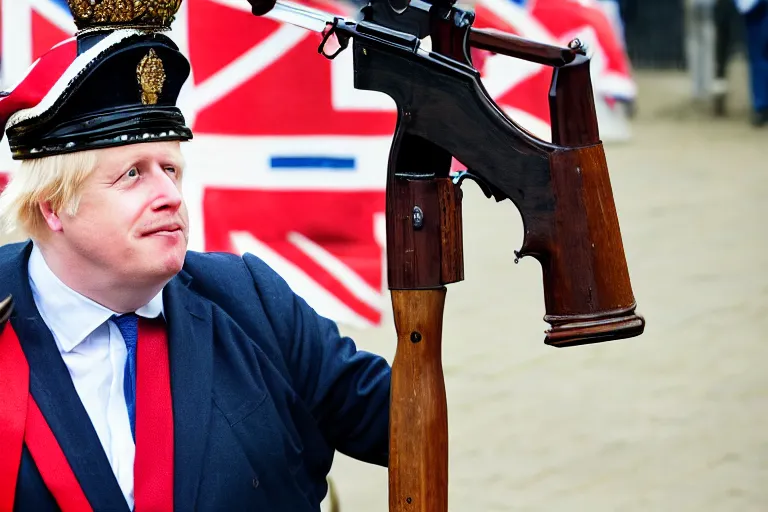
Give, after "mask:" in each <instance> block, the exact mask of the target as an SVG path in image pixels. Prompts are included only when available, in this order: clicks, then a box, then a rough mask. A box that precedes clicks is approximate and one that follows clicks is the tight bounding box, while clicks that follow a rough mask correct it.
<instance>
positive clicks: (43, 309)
mask: <svg viewBox="0 0 768 512" xmlns="http://www.w3.org/2000/svg"><path fill="white" fill-rule="evenodd" d="M28 268H29V281H30V286H31V288H32V297H33V298H34V300H35V304H36V305H37V308H38V310H39V311H40V316H42V317H43V320H44V321H45V323H46V324H47V325H48V327H49V328H50V329H51V331H52V332H53V335H54V338H55V339H56V344H57V345H59V350H61V351H64V352H71V351H72V350H74V349H75V348H76V347H77V346H78V345H79V344H80V343H82V342H83V340H85V338H86V337H88V335H89V334H91V333H92V332H93V331H94V330H95V329H96V328H97V327H99V326H100V325H101V324H103V323H104V322H106V321H107V320H109V319H110V317H112V315H115V314H117V313H115V312H114V311H112V310H111V309H109V308H106V307H104V306H102V305H101V304H98V303H96V302H94V301H92V300H91V299H89V298H88V297H85V296H84V295H81V294H80V293H78V292H76V291H75V290H73V289H72V288H70V287H69V286H67V285H66V284H64V283H62V282H61V280H60V279H59V278H58V277H56V275H55V274H54V273H53V271H52V270H51V269H50V267H49V266H48V264H47V263H46V262H45V259H44V258H43V254H42V253H41V252H40V249H39V248H38V247H37V246H36V245H34V246H33V247H32V252H31V254H30V255H29V263H28ZM136 314H137V315H139V316H143V317H147V318H156V317H158V316H160V315H163V316H164V308H163V292H162V290H161V291H160V292H159V293H158V294H157V295H156V296H155V297H154V298H153V299H152V300H151V301H149V302H148V303H147V304H145V305H144V306H142V307H140V308H139V309H137V310H136Z"/></svg>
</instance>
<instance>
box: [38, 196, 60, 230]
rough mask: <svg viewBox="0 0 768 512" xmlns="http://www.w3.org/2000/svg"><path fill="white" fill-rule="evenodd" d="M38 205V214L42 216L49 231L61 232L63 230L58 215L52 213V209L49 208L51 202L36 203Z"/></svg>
mask: <svg viewBox="0 0 768 512" xmlns="http://www.w3.org/2000/svg"><path fill="white" fill-rule="evenodd" d="M38 204H39V205H40V213H42V214H43V218H44V219H45V223H46V224H48V227H49V228H50V230H51V231H61V230H63V229H64V227H63V226H62V225H61V219H60V218H59V215H58V214H57V213H56V212H55V211H53V208H51V202H50V201H40V203H38Z"/></svg>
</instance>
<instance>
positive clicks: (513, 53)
mask: <svg viewBox="0 0 768 512" xmlns="http://www.w3.org/2000/svg"><path fill="white" fill-rule="evenodd" d="M469 44H470V46H472V47H473V48H478V49H480V50H488V51H490V52H493V53H498V54H500V55H507V56H508V57H515V58H518V59H523V60H527V61H529V62H536V63H539V64H544V65H545V66H554V67H558V66H563V65H565V64H568V63H569V62H571V61H573V59H574V58H576V55H577V53H576V51H574V50H571V49H570V48H562V47H560V46H553V45H549V44H543V43H539V42H536V41H533V40H530V39H525V38H522V37H519V36H516V35H513V34H509V33H506V32H502V31H500V30H496V29H492V28H473V29H472V30H470V32H469Z"/></svg>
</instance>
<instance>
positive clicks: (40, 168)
mask: <svg viewBox="0 0 768 512" xmlns="http://www.w3.org/2000/svg"><path fill="white" fill-rule="evenodd" d="M96 163H97V153H96V152H95V151H94V150H91V151H79V152H75V153H66V154H62V155H52V156H46V157H42V158H33V159H30V160H22V162H21V165H20V166H19V168H18V170H17V171H16V172H14V173H13V175H12V176H11V179H10V181H9V182H8V185H7V186H6V188H5V190H3V193H2V194H0V229H2V231H3V233H6V234H8V233H11V232H14V231H19V232H21V233H23V234H24V235H26V236H29V237H31V238H32V239H38V240H42V239H44V238H45V237H46V235H47V234H48V226H47V224H46V222H45V218H44V217H43V214H42V212H41V211H40V203H41V202H50V204H51V209H52V210H53V211H54V212H62V211H63V212H66V213H67V214H69V215H74V214H75V213H76V212H77V209H78V206H79V203H80V191H81V189H82V185H83V183H84V182H85V180H86V179H87V178H88V176H90V174H91V173H92V172H93V171H94V169H95V168H96Z"/></svg>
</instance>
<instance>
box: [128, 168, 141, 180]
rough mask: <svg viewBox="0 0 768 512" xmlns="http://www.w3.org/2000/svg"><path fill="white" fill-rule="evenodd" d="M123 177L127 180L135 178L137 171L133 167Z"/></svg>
mask: <svg viewBox="0 0 768 512" xmlns="http://www.w3.org/2000/svg"><path fill="white" fill-rule="evenodd" d="M125 175H126V176H128V177H129V178H135V177H137V176H138V175H139V170H138V169H137V168H135V167H133V168H132V169H131V170H129V171H128V172H127V173H125Z"/></svg>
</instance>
